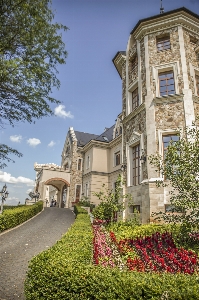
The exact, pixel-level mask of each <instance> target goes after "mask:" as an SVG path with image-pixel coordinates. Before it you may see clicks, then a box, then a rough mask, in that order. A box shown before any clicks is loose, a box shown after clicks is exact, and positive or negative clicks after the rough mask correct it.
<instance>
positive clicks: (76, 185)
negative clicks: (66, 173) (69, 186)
mask: <svg viewBox="0 0 199 300" xmlns="http://www.w3.org/2000/svg"><path fill="white" fill-rule="evenodd" d="M78 186H79V187H80V189H79V201H80V199H81V190H82V185H81V184H75V203H77V202H79V201H76V199H77V187H78Z"/></svg>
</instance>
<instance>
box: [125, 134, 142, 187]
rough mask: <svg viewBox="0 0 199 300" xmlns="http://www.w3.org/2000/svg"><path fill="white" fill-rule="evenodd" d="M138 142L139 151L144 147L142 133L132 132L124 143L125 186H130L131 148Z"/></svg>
mask: <svg viewBox="0 0 199 300" xmlns="http://www.w3.org/2000/svg"><path fill="white" fill-rule="evenodd" d="M137 144H140V151H141V150H142V149H144V136H143V133H142V134H140V133H138V132H135V131H134V132H133V134H132V135H131V137H130V139H129V141H128V142H127V143H126V153H127V187H129V186H132V168H131V166H132V148H133V147H135V146H136V145H137ZM142 179H143V175H142V164H141V163H140V182H142Z"/></svg>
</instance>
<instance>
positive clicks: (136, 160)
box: [132, 144, 140, 185]
mask: <svg viewBox="0 0 199 300" xmlns="http://www.w3.org/2000/svg"><path fill="white" fill-rule="evenodd" d="M132 150H133V151H132V152H133V153H132V154H133V166H132V168H133V176H132V177H133V185H138V184H140V144H138V145H136V146H135V147H133V148H132Z"/></svg>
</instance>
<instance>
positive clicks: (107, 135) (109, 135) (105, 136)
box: [94, 125, 115, 143]
mask: <svg viewBox="0 0 199 300" xmlns="http://www.w3.org/2000/svg"><path fill="white" fill-rule="evenodd" d="M114 127H115V125H113V126H111V127H110V128H108V129H106V130H105V131H104V132H103V133H102V134H100V135H99V136H98V137H97V138H95V139H94V140H96V141H101V142H106V143H109V142H110V141H112V139H113V129H114Z"/></svg>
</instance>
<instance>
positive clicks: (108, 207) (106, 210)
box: [93, 175, 132, 221]
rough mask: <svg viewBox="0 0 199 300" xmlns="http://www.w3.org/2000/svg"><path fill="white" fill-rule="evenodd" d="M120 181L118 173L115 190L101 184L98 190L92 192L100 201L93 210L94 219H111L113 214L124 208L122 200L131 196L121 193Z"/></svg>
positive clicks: (113, 216)
mask: <svg viewBox="0 0 199 300" xmlns="http://www.w3.org/2000/svg"><path fill="white" fill-rule="evenodd" d="M122 183H123V182H122V177H121V175H119V176H118V178H117V180H116V183H115V191H113V190H109V189H105V185H104V184H103V186H102V190H101V191H100V192H94V193H93V195H95V196H97V197H98V199H99V200H100V201H101V202H100V204H99V205H98V206H97V207H95V208H94V210H93V215H94V217H95V218H96V219H101V220H109V221H113V220H114V218H115V214H116V213H117V212H121V211H123V210H124V209H125V206H124V201H123V200H124V199H131V198H132V197H131V195H130V194H126V195H123V188H122Z"/></svg>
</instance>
